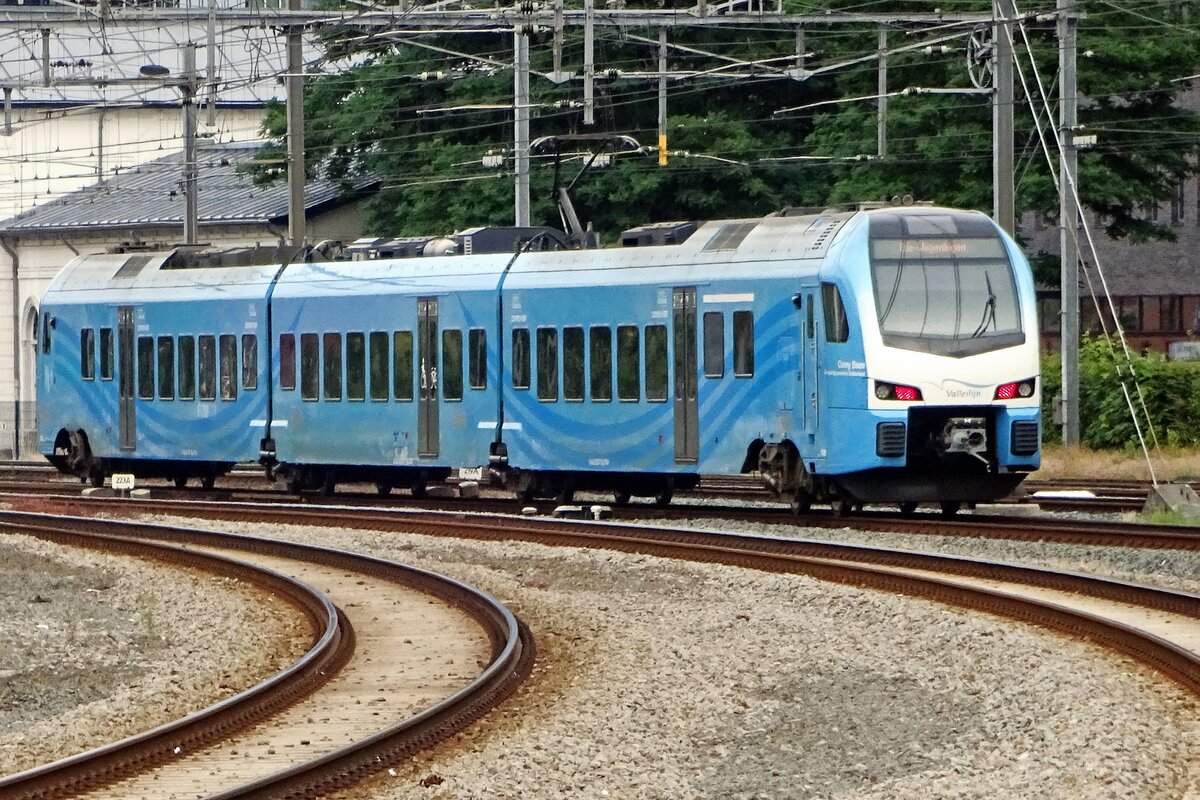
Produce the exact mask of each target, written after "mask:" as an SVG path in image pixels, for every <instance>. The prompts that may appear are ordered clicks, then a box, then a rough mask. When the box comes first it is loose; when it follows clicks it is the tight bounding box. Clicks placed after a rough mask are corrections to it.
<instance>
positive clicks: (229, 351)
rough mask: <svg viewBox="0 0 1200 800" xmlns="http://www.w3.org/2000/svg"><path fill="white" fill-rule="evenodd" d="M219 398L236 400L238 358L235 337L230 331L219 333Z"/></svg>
mask: <svg viewBox="0 0 1200 800" xmlns="http://www.w3.org/2000/svg"><path fill="white" fill-rule="evenodd" d="M220 346H221V399H222V400H237V388H238V360H237V337H236V336H234V335H233V334H230V333H223V334H221V339H220Z"/></svg>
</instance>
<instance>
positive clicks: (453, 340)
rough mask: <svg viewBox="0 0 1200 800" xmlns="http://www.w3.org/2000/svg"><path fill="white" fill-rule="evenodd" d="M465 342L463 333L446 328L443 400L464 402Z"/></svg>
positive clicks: (443, 352) (444, 333)
mask: <svg viewBox="0 0 1200 800" xmlns="http://www.w3.org/2000/svg"><path fill="white" fill-rule="evenodd" d="M462 396H463V342H462V331H460V330H458V329H456V328H446V329H445V330H443V331H442V398H443V399H444V400H462Z"/></svg>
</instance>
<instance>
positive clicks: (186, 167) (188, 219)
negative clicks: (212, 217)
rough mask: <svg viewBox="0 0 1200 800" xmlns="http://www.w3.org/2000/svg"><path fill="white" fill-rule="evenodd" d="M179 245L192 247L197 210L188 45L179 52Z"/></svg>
mask: <svg viewBox="0 0 1200 800" xmlns="http://www.w3.org/2000/svg"><path fill="white" fill-rule="evenodd" d="M179 91H180V93H182V95H183V242H184V244H196V242H197V240H198V239H199V237H198V235H197V230H196V228H197V222H198V219H197V218H198V209H197V207H196V202H197V192H196V45H195V44H193V43H192V42H188V43H187V45H186V46H185V47H184V50H183V82H182V83H181V84H180V86H179Z"/></svg>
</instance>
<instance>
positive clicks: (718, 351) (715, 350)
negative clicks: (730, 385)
mask: <svg viewBox="0 0 1200 800" xmlns="http://www.w3.org/2000/svg"><path fill="white" fill-rule="evenodd" d="M704 377H706V378H724V377H725V315H724V314H722V313H721V312H720V311H705V312H704Z"/></svg>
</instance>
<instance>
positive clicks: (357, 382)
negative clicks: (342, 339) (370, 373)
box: [346, 332, 367, 400]
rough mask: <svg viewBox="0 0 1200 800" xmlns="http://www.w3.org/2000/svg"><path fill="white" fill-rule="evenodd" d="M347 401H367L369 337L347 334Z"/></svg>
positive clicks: (359, 334)
mask: <svg viewBox="0 0 1200 800" xmlns="http://www.w3.org/2000/svg"><path fill="white" fill-rule="evenodd" d="M346 399H347V400H366V399H367V337H366V336H364V335H363V334H361V333H357V332H355V333H347V334H346Z"/></svg>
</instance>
